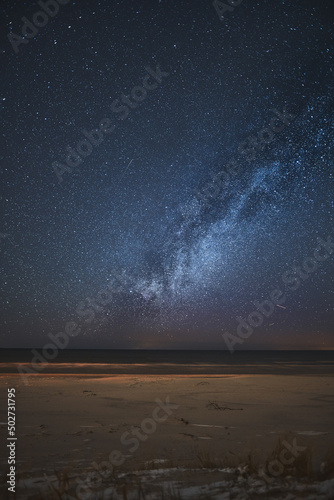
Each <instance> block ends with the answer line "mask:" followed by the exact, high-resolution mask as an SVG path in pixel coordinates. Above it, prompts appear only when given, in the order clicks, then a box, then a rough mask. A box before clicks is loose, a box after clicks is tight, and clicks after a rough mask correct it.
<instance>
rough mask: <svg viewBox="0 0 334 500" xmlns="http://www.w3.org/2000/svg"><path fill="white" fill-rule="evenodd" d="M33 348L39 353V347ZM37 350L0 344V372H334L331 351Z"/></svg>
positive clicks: (218, 373) (333, 359)
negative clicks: (48, 356)
mask: <svg viewBox="0 0 334 500" xmlns="http://www.w3.org/2000/svg"><path fill="white" fill-rule="evenodd" d="M36 351H37V352H38V353H39V355H41V356H43V351H42V349H37V350H36ZM36 351H35V353H33V352H32V350H30V349H1V350H0V373H15V372H16V373H17V372H18V367H19V366H20V367H21V368H22V367H28V368H30V369H34V370H35V371H36V372H37V373H72V374H76V373H77V374H80V373H86V374H89V373H92V374H98V373H100V374H118V373H119V374H121V373H122V374H126V373H129V374H134V373H137V374H161V375H163V374H185V375H186V374H189V375H191V374H199V375H200V374H203V375H204V374H217V375H220V374H238V373H240V374H243V373H244V374H247V373H249V374H270V373H272V374H275V373H277V374H303V375H305V374H315V373H318V374H324V375H325V374H334V351H237V352H235V353H233V354H231V353H230V352H228V351H217V350H215V351H200V350H196V351H190V350H88V349H87V350H79V349H65V350H59V351H58V354H57V356H56V357H55V358H54V359H53V360H47V362H46V363H45V364H44V365H42V362H43V358H39V359H36V357H35V354H36ZM44 360H45V358H44ZM32 363H33V364H32Z"/></svg>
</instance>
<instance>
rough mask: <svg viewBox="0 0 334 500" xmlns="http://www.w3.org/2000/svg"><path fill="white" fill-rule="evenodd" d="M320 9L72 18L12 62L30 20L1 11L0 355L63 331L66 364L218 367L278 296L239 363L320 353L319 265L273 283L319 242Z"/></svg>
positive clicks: (326, 85) (322, 274) (189, 5)
mask: <svg viewBox="0 0 334 500" xmlns="http://www.w3.org/2000/svg"><path fill="white" fill-rule="evenodd" d="M137 4H139V5H137ZM319 4H320V3H319V2H316V1H311V0H308V1H306V0H297V1H274V0H267V1H266V0H263V1H259V2H258V1H256V2H251V1H250V0H244V1H243V2H241V3H240V5H239V6H238V7H236V8H235V9H234V10H233V11H227V12H226V13H225V14H224V18H223V19H220V18H219V16H218V14H217V12H216V10H215V9H214V7H213V5H212V2H203V1H202V0H201V1H200V0H198V1H197V0H192V1H191V2H188V1H177V0H162V1H159V0H149V1H145V2H131V1H115V2H108V1H107V0H99V1H97V2H89V1H88V0H87V1H85V2H68V3H67V4H64V5H60V6H59V10H58V12H57V14H56V15H54V17H52V18H50V19H49V20H48V22H47V23H46V24H45V26H42V27H39V28H38V33H36V34H35V35H34V36H32V35H31V36H30V37H27V36H26V37H25V42H22V43H20V44H18V45H16V50H14V48H15V43H14V42H13V40H15V38H13V33H15V34H16V35H17V36H22V26H23V24H24V21H22V17H25V18H26V19H28V20H30V21H31V20H32V19H33V16H34V15H35V13H36V12H38V11H39V10H40V7H39V6H38V4H37V3H31V5H30V4H29V5H26V3H25V2H23V1H18V2H16V3H15V4H13V3H12V2H9V1H8V2H6V7H5V24H6V26H5V28H4V29H3V30H2V39H1V40H2V44H1V50H2V58H3V64H5V69H4V70H3V74H4V76H3V77H2V80H1V84H0V86H1V95H0V98H1V103H2V110H1V112H2V118H3V119H2V123H3V132H2V145H3V147H2V148H1V151H2V153H1V177H2V182H1V186H2V187H1V190H2V193H1V194H2V196H1V204H2V213H3V219H2V228H1V231H0V232H1V239H0V246H1V247H0V250H1V257H2V258H1V262H2V266H1V271H2V273H1V276H2V277H1V285H2V297H3V303H2V311H3V313H2V319H1V324H2V326H1V345H2V346H7V347H42V346H43V345H44V344H45V342H47V340H48V338H47V334H48V333H50V332H54V333H55V332H57V331H61V330H62V329H63V328H64V325H65V324H66V322H67V321H70V320H71V321H76V322H79V323H80V325H82V327H83V328H82V333H81V334H80V335H79V336H77V337H76V338H75V339H74V338H73V339H72V340H71V347H83V348H86V347H93V348H100V347H101V348H104V347H109V348H117V347H119V348H122V347H126V348H127V347H129V348H157V349H158V348H193V349H197V348H202V349H212V348H214V349H216V348H217V349H226V348H227V345H226V342H225V341H224V333H226V332H230V333H231V334H235V332H236V329H237V325H238V320H237V319H236V318H237V317H242V318H247V317H248V315H249V314H250V313H251V312H252V311H254V310H255V305H254V302H255V301H263V300H266V299H268V297H269V296H270V293H271V291H272V290H273V289H275V288H279V289H281V291H282V292H284V293H286V300H285V302H284V306H283V307H276V306H277V304H275V311H274V312H273V313H272V314H271V316H270V318H269V317H268V318H264V321H263V324H261V326H259V327H258V328H256V329H255V330H256V332H254V334H253V335H251V336H250V337H249V338H247V339H244V342H243V344H242V346H240V347H242V348H244V349H254V348H260V349H261V348H266V349H271V348H273V349H286V348H296V349H309V348H320V349H329V348H334V344H333V331H332V330H333V327H332V325H333V320H334V315H333V271H334V264H333V261H334V256H332V255H331V253H329V257H328V259H326V260H323V261H321V262H319V263H318V264H319V265H317V269H316V270H315V271H314V272H313V271H312V272H310V273H308V274H307V276H306V277H305V278H301V277H299V280H300V286H299V287H298V289H296V290H292V287H290V289H289V288H288V287H286V288H284V286H285V285H286V283H285V284H284V280H283V279H282V276H283V275H284V273H288V272H290V273H291V272H292V273H294V274H293V276H297V274H296V273H297V271H293V270H292V271H291V269H292V268H293V266H298V265H302V263H303V262H304V260H305V259H307V258H310V257H312V256H313V254H314V249H315V248H316V247H317V245H318V244H319V238H321V239H322V241H327V240H328V238H329V239H330V238H332V240H334V233H333V208H334V207H333V156H334V155H333V135H334V134H333V110H334V107H333V81H334V75H333V70H332V66H333V50H334V43H333V14H334V10H333V6H332V5H331V2H330V1H329V0H328V1H323V2H321V5H319ZM10 33H12V35H9V36H8V34H10ZM148 68H149V69H148ZM161 71H162V72H163V74H164V76H163V77H162V78H160V80H159V77H154V74H155V75H157V74H158V75H159V72H161ZM145 77H147V78H146V80H145ZM144 82H146V83H145V85H146V84H147V86H145V85H144ZM144 87H145V89H144ZM140 89H141V90H140ZM143 89H144V90H143ZM107 118H108V120H109V121H108V123H107V122H103V123H104V127H105V129H106V130H105V131H104V132H101V135H100V136H99V137H100V139H98V136H95V143H94V140H93V139H92V140H91V141H89V138H88V139H87V137H88V136H87V135H86V136H85V134H84V132H83V131H84V130H85V131H86V132H87V131H88V132H89V131H91V130H93V129H96V128H97V127H99V126H100V124H101V122H102V121H103V120H106V119H107ZM101 127H102V125H101ZM107 129H108V132H107ZM103 134H104V135H103ZM85 139H86V146H82V148H81V149H80V150H78V147H79V146H78V144H79V142H80V141H83V140H85ZM87 141H88V146H87ZM91 143H93V144H92V145H90V144H91ZM85 147H86V150H87V147H88V152H87V151H86V153H85V149H84V148H85ZM78 151H79V152H78ZM69 152H71V154H72V156H71V158H70V159H68V158H67V156H68V154H69ZM79 153H80V154H79ZM67 161H72V164H71V165H72V166H69V165H70V164H69V163H67ZM76 163H77V166H75V165H76ZM73 165H74V166H73ZM64 167H65V168H64ZM59 168H60V169H63V170H62V172H61V176H60V175H59ZM57 169H58V170H57ZM333 255H334V251H333ZM290 279H292V278H290ZM286 281H287V278H286ZM105 290H108V293H109V295H108V300H107V299H106V300H104V299H103V297H105V295H103V293H104V291H105Z"/></svg>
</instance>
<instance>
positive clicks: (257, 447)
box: [0, 374, 334, 499]
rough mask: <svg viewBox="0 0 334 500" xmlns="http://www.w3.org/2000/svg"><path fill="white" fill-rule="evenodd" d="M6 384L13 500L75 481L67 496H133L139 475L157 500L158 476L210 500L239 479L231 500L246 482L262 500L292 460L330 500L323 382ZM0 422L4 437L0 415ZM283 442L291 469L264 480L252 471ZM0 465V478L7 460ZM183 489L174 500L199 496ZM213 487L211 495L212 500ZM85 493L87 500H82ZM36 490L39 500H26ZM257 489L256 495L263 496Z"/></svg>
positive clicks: (38, 378) (328, 397)
mask: <svg viewBox="0 0 334 500" xmlns="http://www.w3.org/2000/svg"><path fill="white" fill-rule="evenodd" d="M11 387H14V388H15V389H16V414H17V417H16V422H17V423H16V426H17V431H16V435H17V438H18V439H17V447H16V459H17V469H18V473H17V498H19V499H21V498H22V499H25V498H36V499H37V498H53V496H52V495H54V494H55V488H56V489H58V491H59V489H63V490H64V495H65V492H66V491H67V493H70V492H71V493H72V494H74V492H75V485H78V484H80V483H78V481H80V479H81V480H82V481H83V482H84V483H81V484H84V485H85V486H84V487H83V490H82V491H81V493H80V492H79V493H78V492H77V495H78V494H79V496H75V495H74V498H80V494H81V498H132V497H131V491H132V489H131V488H132V487H131V485H130V483H131V481H134V483H135V484H137V483H138V478H139V477H141V481H144V483H143V484H145V481H146V482H147V481H148V483H150V484H151V486H150V488H151V489H152V488H153V490H156V495H158V493H159V492H158V490H157V488H158V489H159V488H161V485H162V484H165V483H166V478H163V477H162V476H164V475H166V474H167V476H168V478H169V479H168V481H171V482H172V483H173V482H174V483H175V481H176V482H177V484H179V485H180V483H179V482H180V481H186V483H187V487H188V488H189V487H195V486H196V485H197V487H198V488H199V491H203V488H204V487H209V485H211V486H210V487H209V489H208V492H209V493H210V494H212V496H211V497H210V496H209V497H208V498H224V499H228V498H231V499H232V498H239V497H237V496H234V494H233V492H232V490H229V489H228V488H230V486H227V483H226V484H225V485H224V484H222V485H220V486H219V481H222V480H223V479H224V481H225V482H226V481H227V482H228V481H231V480H233V481H236V484H238V485H239V486H238V487H240V492H239V493H240V494H242V492H243V491H244V494H249V493H246V492H247V489H249V488H248V486H249V485H248V486H247V485H245V484H241V483H242V481H247V480H250V479H251V480H252V481H253V483H254V484H255V489H256V487H258V488H260V489H261V488H262V489H263V491H266V492H267V494H268V491H269V490H270V489H271V488H272V487H273V483H274V482H276V481H282V480H283V478H285V482H286V477H288V478H289V476H291V475H292V476H293V473H294V470H293V468H294V467H295V468H296V464H297V461H299V460H300V455H302V458H303V460H304V459H305V460H306V461H307V460H309V462H310V463H309V464H308V465H305V464H304V465H305V467H304V465H303V467H304V469H305V470H306V468H308V470H310V467H311V468H312V469H314V470H316V471H318V472H317V473H318V476H317V480H320V479H321V478H322V479H323V480H327V483H326V484H327V486H326V488H327V489H328V491H326V492H325V493H324V495H327V496H321V494H320V493H319V492H318V493H317V495H318V496H317V497H316V498H334V496H330V495H332V491H333V489H334V483H333V481H331V478H332V477H333V476H331V473H330V472H329V471H327V469H326V468H328V467H329V466H330V463H329V462H330V460H329V459H328V458H327V459H328V464H329V465H328V464H327V463H326V464H325V465H324V463H325V461H326V456H327V457H330V456H332V457H333V450H334V436H333V416H334V411H333V410H334V394H333V377H332V376H330V375H323V376H320V375H312V376H298V375H296V376H291V375H247V374H245V375H226V376H221V375H219V376H214V375H210V376H203V375H198V376H196V375H192V376H189V375H159V376H158V375H135V376H133V375H113V376H106V375H83V374H80V375H61V374H52V375H51V374H48V375H32V376H31V377H29V385H27V386H26V385H24V384H23V383H22V379H21V378H20V376H19V375H13V374H7V375H5V374H2V375H1V398H2V399H3V400H6V398H7V389H8V388H11ZM0 422H1V426H0V428H1V435H2V438H4V440H5V438H6V432H7V416H6V412H5V411H4V408H2V409H1V418H0ZM280 437H281V439H283V440H284V439H285V444H286V443H288V444H286V447H287V449H288V451H286V452H285V454H284V456H286V462H290V463H289V464H283V465H282V464H281V465H279V464H277V463H276V465H274V466H273V467H271V468H270V467H269V470H266V469H263V470H264V473H265V474H266V477H267V479H266V480H264V479H263V477H261V470H262V469H261V467H262V466H263V464H266V463H267V469H268V457H272V461H273V460H274V459H275V458H276V459H277V457H275V456H274V455H273V450H275V447H276V448H277V443H278V439H279V438H280ZM289 447H290V448H289ZM289 450H290V451H289ZM291 450H292V452H291ZM296 450H297V451H296ZM288 453H290V454H288ZM294 454H295V455H296V456H294ZM330 454H331V455H330ZM281 456H283V455H281ZM250 457H251V458H250ZM292 458H294V459H295V460H296V463H292V464H291V459H292ZM110 460H112V462H113V464H112V463H111V462H110ZM102 462H103V465H102ZM283 462H284V460H283ZM1 464H2V470H3V471H5V470H6V467H8V466H7V465H6V464H7V460H6V457H5V456H3V458H2V461H1ZM108 464H109V465H108ZM232 469H233V474H232ZM253 469H254V470H253ZM281 469H282V470H281ZM94 470H95V473H93V474H92V471H94ZM96 471H98V472H96ZM140 471H141V472H140ZM148 471H150V472H148ZM159 471H160V472H159ZM196 471H197V472H196ZM209 471H210V474H209ZM238 471H239V472H238ZM270 471H271V473H270ZM295 472H298V471H295ZM332 472H333V471H332ZM60 474H62V476H60ZM159 474H162V476H159ZM229 474H230V475H231V474H232V476H231V477H230V478H229V477H225V476H226V475H227V476H228V475H229ZM235 474H237V475H238V476H239V481H237V480H236V477H235ZM321 474H322V475H323V477H321ZM275 475H276V476H275ZM3 476H4V474H3ZM87 476H89V478H88V480H87ZM144 476H145V477H146V479H145V477H144ZM122 478H123V480H122ZM131 478H132V479H131ZM247 478H248V479H247ZM319 478H320V479H319ZM168 481H167V482H168ZM240 481H241V483H240ZM94 482H97V484H94V486H92V485H93V483H94ZM122 483H123V484H122ZM297 483H298V481H297ZM297 483H296V484H297ZM313 483H314V479H313ZM87 484H89V488H88V486H87ZM124 484H128V486H126V488H129V490H128V491H127V492H126V490H124ZM166 484H167V483H166ZM170 484H171V483H170ZM182 484H183V483H182ZM217 484H218V486H217ZM319 484H320V483H319ZM256 485H257V486H256ZM3 486H4V483H3ZM96 486H97V487H96ZM174 486H175V485H174ZM174 486H173V487H174ZM200 486H202V487H203V488H202V490H201V489H200ZM183 487H184V491H183V494H184V495H183V496H182V497H181V498H197V497H196V495H195V494H197V493H196V492H195V491H193V495H194V496H193V497H191V495H190V496H187V494H188V493H189V492H188V493H187V488H186V486H185V485H184V484H183ZM215 487H216V488H218V490H219V492H218V493H217V492H216V494H217V495H220V496H214V490H212V488H215ZM122 488H123V489H122ZM143 488H144V486H143ZM210 488H211V490H212V491H211V490H210ZM331 488H332V490H331ZM253 489H254V488H253ZM153 490H152V491H153ZM3 491H4V493H3V495H5V489H4V490H3ZM88 491H89V492H90V493H89V494H90V495H91V496H90V497H89V496H86V497H85V496H84V495H85V494H88V493H87V492H88ZM117 491H118V493H117ZM137 491H138V485H137ZM254 491H255V490H254ZM282 491H283V490H282ZM305 491H306V490H305ZM38 492H39V494H40V495H42V496H40V497H38V496H33V495H37V493H38ZM124 492H125V493H124ZM239 493H238V494H239ZM260 493H261V492H260ZM260 493H258V496H257V497H256V496H255V497H254V498H262V497H261V494H260ZM133 494H134V495H138V493H135V490H133ZM143 494H144V493H143ZM146 494H148V493H146ZM152 494H153V493H152ZM255 494H256V493H255ZM94 495H95V496H94ZM99 495H100V496H99ZM108 495H109V496H108ZM124 495H126V496H124ZM171 495H172V494H170V496H169V497H170V498H173V497H172V496H171ZM223 495H225V496H223ZM229 495H230V496H229ZM333 495H334V493H333ZM137 497H138V496H134V497H133V498H137ZM169 497H168V494H167V496H166V494H165V498H169ZM3 498H6V496H4V497H3ZM8 498H10V497H8ZM54 498H57V497H56V496H55V497H54ZM61 498H63V497H61ZM64 498H66V497H65V496H64ZM145 498H151V497H149V496H146V497H145ZM152 498H161V497H159V496H156V497H154V496H153V497H152ZM198 498H200V497H198ZM240 498H243V497H240ZM245 498H253V497H252V496H249V497H246V496H245ZM263 498H265V497H263ZM270 498H287V494H286V493H284V495H283V496H281V497H277V496H272V497H270ZM291 498H294V497H291ZM303 498H308V497H307V496H303ZM310 498H311V497H310ZM314 498H315V497H314Z"/></svg>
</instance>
